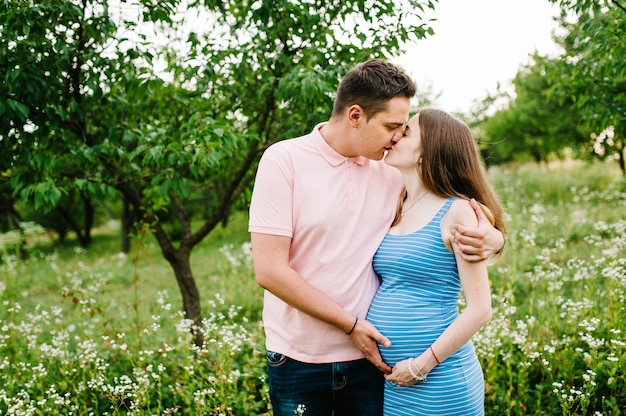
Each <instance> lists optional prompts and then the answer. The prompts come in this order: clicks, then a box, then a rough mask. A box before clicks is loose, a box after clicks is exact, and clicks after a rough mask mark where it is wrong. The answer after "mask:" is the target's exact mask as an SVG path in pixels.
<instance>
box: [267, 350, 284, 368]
mask: <svg viewBox="0 0 626 416" xmlns="http://www.w3.org/2000/svg"><path fill="white" fill-rule="evenodd" d="M286 361H287V356H286V355H284V354H281V353H279V352H274V351H268V352H267V364H269V365H270V366H272V367H279V366H281V365H283V364H285V362H286Z"/></svg>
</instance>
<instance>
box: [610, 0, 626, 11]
mask: <svg viewBox="0 0 626 416" xmlns="http://www.w3.org/2000/svg"><path fill="white" fill-rule="evenodd" d="M611 3H613V4H614V5H616V6H617V7H618V8H619V9H621V10H622V11H623V12H624V13H626V8H625V7H624V6H622V5H621V4H619V3H618V2H617V0H611Z"/></svg>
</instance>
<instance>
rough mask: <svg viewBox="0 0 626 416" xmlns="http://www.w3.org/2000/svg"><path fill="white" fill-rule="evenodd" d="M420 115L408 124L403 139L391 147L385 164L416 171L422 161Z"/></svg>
mask: <svg viewBox="0 0 626 416" xmlns="http://www.w3.org/2000/svg"><path fill="white" fill-rule="evenodd" d="M418 117H419V114H417V115H415V116H414V117H413V118H412V119H411V120H410V121H409V123H408V124H407V126H406V129H405V131H404V135H403V137H402V139H400V140H398V142H397V143H396V144H395V145H393V146H391V150H389V152H388V153H387V156H385V163H387V164H388V165H389V166H393V167H395V168H398V169H401V170H402V169H415V167H416V166H417V164H418V162H419V161H420V155H421V140H420V127H419V120H418Z"/></svg>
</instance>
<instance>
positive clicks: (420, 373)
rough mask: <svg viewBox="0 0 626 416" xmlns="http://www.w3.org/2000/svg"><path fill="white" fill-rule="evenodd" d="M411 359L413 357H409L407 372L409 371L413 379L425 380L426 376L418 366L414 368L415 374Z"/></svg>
mask: <svg viewBox="0 0 626 416" xmlns="http://www.w3.org/2000/svg"><path fill="white" fill-rule="evenodd" d="M413 360H414V358H413V357H411V358H409V373H411V377H413V379H414V380H415V381H426V376H425V375H423V374H422V372H421V371H420V370H419V369H418V368H415V371H417V374H415V371H414V370H413Z"/></svg>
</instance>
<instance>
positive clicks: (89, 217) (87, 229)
mask: <svg viewBox="0 0 626 416" xmlns="http://www.w3.org/2000/svg"><path fill="white" fill-rule="evenodd" d="M81 199H82V200H83V210H84V215H85V220H84V223H83V241H84V243H83V246H88V245H89V244H91V229H92V227H93V218H94V213H95V212H96V209H95V208H94V206H93V203H92V202H91V198H89V197H88V196H85V195H83V194H81Z"/></svg>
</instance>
